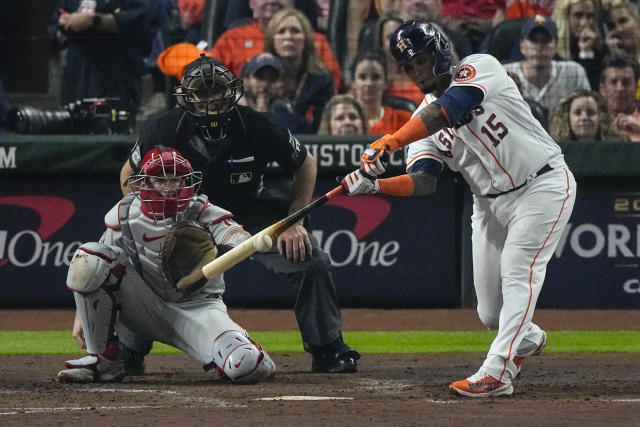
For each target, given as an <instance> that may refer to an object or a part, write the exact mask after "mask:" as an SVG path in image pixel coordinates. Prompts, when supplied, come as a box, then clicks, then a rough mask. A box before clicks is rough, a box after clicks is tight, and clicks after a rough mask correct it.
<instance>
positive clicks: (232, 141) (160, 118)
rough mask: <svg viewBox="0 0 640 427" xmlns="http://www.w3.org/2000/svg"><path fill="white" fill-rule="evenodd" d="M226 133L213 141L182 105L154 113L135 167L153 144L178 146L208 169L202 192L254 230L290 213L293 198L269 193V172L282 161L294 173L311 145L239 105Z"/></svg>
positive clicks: (139, 146)
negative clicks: (266, 175) (266, 192)
mask: <svg viewBox="0 0 640 427" xmlns="http://www.w3.org/2000/svg"><path fill="white" fill-rule="evenodd" d="M230 117H231V120H230V121H229V123H228V127H227V131H226V132H227V133H226V137H225V138H224V140H222V141H215V142H208V141H207V140H206V139H205V138H204V137H203V133H204V132H206V130H205V129H203V128H201V127H200V126H199V125H197V123H196V121H195V119H194V118H193V117H192V116H191V115H190V114H188V113H186V112H185V111H184V110H183V109H182V108H179V107H176V108H174V109H173V110H171V111H168V112H166V113H162V114H160V115H157V116H154V117H151V118H149V119H148V120H147V121H146V122H145V123H144V125H143V127H142V129H141V131H140V135H139V137H138V140H137V142H136V144H135V146H134V148H133V150H132V151H131V154H130V156H129V162H130V164H131V167H132V168H133V170H134V171H139V170H140V166H141V165H140V162H141V159H142V158H143V157H144V154H145V153H146V152H147V151H149V150H150V149H152V148H154V147H156V146H158V145H163V146H166V147H173V148H175V149H176V150H178V151H180V153H182V155H183V156H184V157H185V158H187V160H189V162H191V165H192V167H193V170H195V171H202V174H203V178H202V190H203V191H202V193H204V194H206V195H207V196H208V197H209V199H210V200H211V202H212V203H213V204H215V205H218V206H220V207H222V208H224V209H227V210H229V211H231V212H232V213H233V214H234V215H235V217H236V219H237V221H238V222H239V223H240V224H242V225H244V226H245V228H247V229H248V230H250V231H253V232H255V231H257V230H259V229H260V228H262V227H264V226H267V225H269V224H270V223H272V222H274V221H276V220H278V219H281V218H283V217H284V216H286V214H287V209H288V204H289V202H290V201H289V200H286V203H285V201H283V200H269V199H265V198H264V194H263V191H264V189H263V174H264V172H265V169H266V168H267V165H268V164H269V163H271V162H274V161H275V162H277V163H278V164H279V165H280V167H281V168H282V169H284V171H286V172H287V173H288V175H289V176H293V173H294V172H295V170H296V169H298V168H299V167H300V166H301V165H302V163H303V162H304V160H305V158H306V156H307V150H306V148H305V147H304V146H303V145H302V144H300V142H299V141H298V140H297V139H296V138H295V137H294V136H293V135H292V134H291V133H290V132H289V130H288V129H287V128H286V127H284V126H282V125H281V124H279V122H278V121H277V119H276V118H275V117H273V116H272V115H270V114H266V113H260V112H257V111H255V110H253V109H251V108H249V107H245V106H237V109H235V110H232V111H231V113H230Z"/></svg>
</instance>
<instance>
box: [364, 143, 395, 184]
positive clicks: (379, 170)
mask: <svg viewBox="0 0 640 427" xmlns="http://www.w3.org/2000/svg"><path fill="white" fill-rule="evenodd" d="M373 151H374V150H372V149H371V148H367V149H366V150H364V153H363V154H362V155H363V156H365V155H367V156H368V155H372V156H373V157H374V158H375V160H374V161H372V162H369V161H367V162H364V161H363V162H362V164H361V165H360V170H362V172H363V175H364V176H365V177H367V178H370V179H375V178H376V177H377V176H378V175H382V174H383V173H384V172H385V171H386V170H387V169H386V163H387V161H386V160H387V159H388V158H389V156H388V155H387V154H386V153H385V154H383V155H382V156H376V153H374V152H373Z"/></svg>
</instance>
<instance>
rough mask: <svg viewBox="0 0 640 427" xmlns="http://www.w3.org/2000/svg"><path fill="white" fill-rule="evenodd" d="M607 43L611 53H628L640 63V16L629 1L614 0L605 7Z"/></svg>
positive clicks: (635, 7)
mask: <svg viewBox="0 0 640 427" xmlns="http://www.w3.org/2000/svg"><path fill="white" fill-rule="evenodd" d="M604 22H605V24H606V27H607V37H606V43H607V46H608V47H609V50H610V51H611V52H620V51H622V52H626V53H628V54H630V55H633V57H634V58H635V59H636V60H637V61H640V15H638V7H637V6H636V5H635V4H633V3H632V2H631V1H629V0H612V1H609V2H607V4H606V5H605V7H604Z"/></svg>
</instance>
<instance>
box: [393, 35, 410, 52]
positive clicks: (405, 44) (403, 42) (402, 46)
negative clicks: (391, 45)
mask: <svg viewBox="0 0 640 427" xmlns="http://www.w3.org/2000/svg"><path fill="white" fill-rule="evenodd" d="M396 46H397V47H398V50H399V51H400V52H401V53H404V51H405V50H407V49H411V47H412V46H413V44H412V43H411V40H409V39H408V38H403V39H400V40H398V43H396Z"/></svg>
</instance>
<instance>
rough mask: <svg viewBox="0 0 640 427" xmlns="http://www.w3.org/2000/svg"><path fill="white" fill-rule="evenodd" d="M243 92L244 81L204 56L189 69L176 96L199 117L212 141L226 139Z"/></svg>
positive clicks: (181, 103)
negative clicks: (232, 112) (234, 111)
mask: <svg viewBox="0 0 640 427" xmlns="http://www.w3.org/2000/svg"><path fill="white" fill-rule="evenodd" d="M243 89H244V85H243V82H242V80H241V79H238V78H236V77H235V76H234V75H233V73H232V72H231V71H229V69H228V68H227V67H225V66H224V65H223V64H222V63H221V62H220V61H218V60H217V59H215V58H211V57H208V56H206V55H205V54H204V53H203V54H201V55H200V58H198V59H196V60H195V61H193V62H191V63H190V64H189V65H187V66H186V68H185V72H184V76H183V77H182V81H181V82H180V85H179V86H177V87H176V88H175V90H174V92H173V94H174V95H175V97H176V102H177V103H178V105H179V106H181V107H182V108H184V109H185V110H186V111H187V112H188V113H189V114H191V115H192V116H194V117H195V118H196V122H197V123H198V125H199V126H200V127H202V128H203V129H202V135H203V136H204V137H205V139H206V140H207V141H209V142H212V141H218V140H222V139H224V138H225V137H226V133H227V125H228V123H229V120H230V119H231V117H230V114H229V113H230V112H231V111H232V110H233V109H234V108H235V106H236V104H237V103H238V101H239V100H240V98H241V97H242V94H243Z"/></svg>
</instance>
